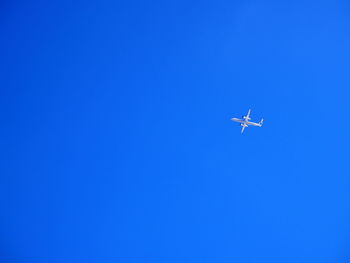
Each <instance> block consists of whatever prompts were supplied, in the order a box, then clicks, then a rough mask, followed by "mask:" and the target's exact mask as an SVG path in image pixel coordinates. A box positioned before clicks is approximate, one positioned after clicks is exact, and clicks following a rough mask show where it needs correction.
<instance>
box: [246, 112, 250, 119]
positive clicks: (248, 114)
mask: <svg viewBox="0 0 350 263" xmlns="http://www.w3.org/2000/svg"><path fill="white" fill-rule="evenodd" d="M249 116H250V109H249V110H248V113H247V115H246V118H247V119H248V120H249V119H250V117H249Z"/></svg>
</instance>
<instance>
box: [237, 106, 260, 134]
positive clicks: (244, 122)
mask: <svg viewBox="0 0 350 263" xmlns="http://www.w3.org/2000/svg"><path fill="white" fill-rule="evenodd" d="M249 115H250V110H248V113H247V115H246V116H243V117H242V118H243V119H238V118H232V119H231V121H234V122H238V123H240V124H241V126H242V130H241V133H243V132H244V129H245V128H246V127H248V126H249V125H252V126H257V127H261V126H262V125H263V121H264V119H261V121H260V122H252V121H249V120H250V117H249Z"/></svg>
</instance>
